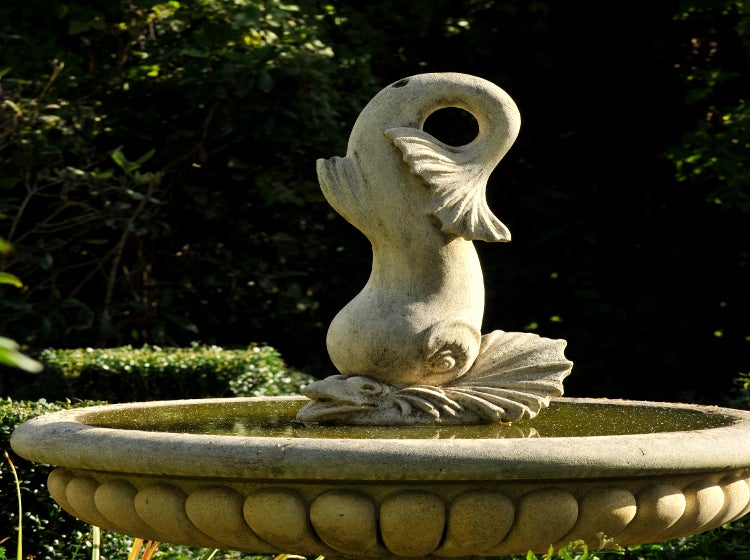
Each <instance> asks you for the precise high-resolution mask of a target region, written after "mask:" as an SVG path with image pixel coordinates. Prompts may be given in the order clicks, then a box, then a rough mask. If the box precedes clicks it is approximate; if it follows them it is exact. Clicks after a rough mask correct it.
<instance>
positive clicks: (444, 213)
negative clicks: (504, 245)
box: [385, 127, 510, 241]
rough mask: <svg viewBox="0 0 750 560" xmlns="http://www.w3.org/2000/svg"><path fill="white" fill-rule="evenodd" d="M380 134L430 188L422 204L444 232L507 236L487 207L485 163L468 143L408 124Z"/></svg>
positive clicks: (489, 238)
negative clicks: (441, 137) (451, 140)
mask: <svg viewBox="0 0 750 560" xmlns="http://www.w3.org/2000/svg"><path fill="white" fill-rule="evenodd" d="M385 135H386V136H387V137H388V138H389V139H390V140H391V142H393V144H394V145H395V146H396V147H398V148H399V149H400V150H401V152H402V154H403V159H404V161H405V162H406V163H407V164H408V165H409V169H410V170H411V172H412V173H413V174H414V175H416V176H418V177H420V178H421V179H422V180H424V181H425V183H427V185H428V186H429V187H430V188H431V193H432V194H431V196H430V199H429V201H428V203H427V206H426V208H425V212H426V213H427V214H430V215H433V216H435V217H436V218H438V220H440V224H441V230H442V231H443V232H444V233H449V234H454V235H459V236H461V237H464V238H465V239H469V240H480V241H510V230H508V228H507V227H506V226H505V224H503V223H502V222H501V221H500V220H499V219H498V218H497V217H496V216H495V215H494V214H493V213H492V211H491V210H490V209H489V206H487V200H486V196H485V193H486V190H487V179H488V178H489V175H490V173H491V172H492V168H491V167H488V166H487V164H486V162H485V161H483V158H482V157H481V156H482V154H481V153H480V152H479V151H477V150H472V149H470V147H471V145H470V144H469V145H468V146H464V147H458V148H455V147H452V146H448V145H447V144H444V143H443V142H441V141H440V140H438V139H437V138H435V137H434V136H432V135H431V134H429V133H427V132H425V131H423V130H419V129H417V128H410V127H398V128H390V129H388V130H386V131H385Z"/></svg>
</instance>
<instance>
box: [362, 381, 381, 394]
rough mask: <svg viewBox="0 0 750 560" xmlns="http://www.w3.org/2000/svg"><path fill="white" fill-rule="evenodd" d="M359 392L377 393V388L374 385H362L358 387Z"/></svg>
mask: <svg viewBox="0 0 750 560" xmlns="http://www.w3.org/2000/svg"><path fill="white" fill-rule="evenodd" d="M359 390H360V391H363V392H365V393H377V391H378V387H377V385H375V384H374V383H362V385H360V386H359Z"/></svg>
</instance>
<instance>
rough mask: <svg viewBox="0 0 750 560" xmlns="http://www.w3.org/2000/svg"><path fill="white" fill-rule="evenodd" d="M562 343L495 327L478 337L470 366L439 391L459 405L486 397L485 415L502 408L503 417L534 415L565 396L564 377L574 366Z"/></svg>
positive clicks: (513, 418)
mask: <svg viewBox="0 0 750 560" xmlns="http://www.w3.org/2000/svg"><path fill="white" fill-rule="evenodd" d="M565 346H566V342H565V341H564V340H562V339H551V338H543V337H541V336H539V335H536V334H532V333H518V332H504V331H493V332H491V333H489V334H486V335H484V336H483V337H482V344H481V347H480V349H479V355H478V356H477V359H476V360H475V361H474V364H473V365H472V367H471V369H470V370H469V371H468V372H466V374H464V375H463V376H462V377H460V378H458V379H457V380H455V381H454V382H452V383H450V384H448V385H446V386H444V387H443V389H444V390H445V392H446V394H448V395H450V396H451V397H452V398H453V399H455V400H456V401H458V402H461V403H462V404H463V403H464V399H470V400H472V401H475V402H478V401H477V400H478V399H479V400H484V401H486V403H487V411H488V413H489V414H492V413H493V412H494V410H495V409H504V412H503V421H514V420H519V419H521V418H532V417H533V416H535V415H536V414H537V412H539V410H540V409H541V408H544V407H546V406H547V405H548V404H549V402H550V398H551V397H557V396H560V395H562V394H563V380H564V379H565V378H566V377H567V376H568V375H569V374H570V372H571V370H572V368H573V362H571V361H570V360H568V359H567V358H566V357H565V355H564V350H565ZM508 403H515V404H514V405H512V406H509V405H508Z"/></svg>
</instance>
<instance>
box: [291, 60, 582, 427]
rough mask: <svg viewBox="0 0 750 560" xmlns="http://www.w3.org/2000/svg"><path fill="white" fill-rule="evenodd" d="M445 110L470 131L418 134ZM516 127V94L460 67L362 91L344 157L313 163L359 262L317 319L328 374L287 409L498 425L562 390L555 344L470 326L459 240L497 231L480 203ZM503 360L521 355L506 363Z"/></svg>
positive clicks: (469, 257) (476, 282)
mask: <svg viewBox="0 0 750 560" xmlns="http://www.w3.org/2000/svg"><path fill="white" fill-rule="evenodd" d="M447 107H457V108H460V109H463V110H465V111H467V112H469V113H470V114H471V115H472V116H473V117H474V118H475V119H476V122H477V125H478V134H477V136H476V138H475V139H474V140H472V141H471V142H469V143H468V144H466V145H463V146H452V145H448V144H446V143H444V142H442V141H441V140H439V139H437V138H435V137H434V136H432V135H431V134H429V133H428V132H426V131H425V130H424V124H425V121H426V120H427V118H428V117H429V116H430V115H431V114H433V113H434V112H435V111H437V110H439V109H442V108H447ZM519 128H520V114H519V112H518V108H517V107H516V104H515V103H514V101H513V100H512V99H511V97H510V96H509V95H508V94H507V93H506V92H505V91H504V90H502V89H501V88H499V87H498V86H496V85H495V84H493V83H491V82H489V81H487V80H484V79H482V78H479V77H475V76H470V75H467V74H459V73H429V74H419V75H416V76H412V77H409V78H405V79H403V80H399V81H397V82H395V83H393V84H391V85H390V86H388V87H386V88H384V89H383V90H381V91H380V92H379V93H378V94H377V95H375V97H373V99H372V100H371V101H370V102H369V103H368V104H367V106H366V107H365V108H364V109H363V110H362V112H361V113H360V115H359V117H358V118H357V120H356V122H355V123H354V126H353V128H352V132H351V135H350V137H349V143H348V146H347V153H346V156H345V157H333V158H330V159H321V160H318V162H317V173H318V179H319V182H320V187H321V190H322V192H323V195H324V196H325V198H326V200H327V201H328V202H329V204H330V205H331V206H332V207H333V208H334V209H335V210H336V211H337V212H338V213H339V214H340V215H341V216H343V217H344V218H345V219H346V220H347V221H348V222H349V223H351V224H352V225H353V226H354V227H356V228H357V229H358V230H360V231H361V232H362V233H363V234H364V235H365V236H366V237H367V239H368V240H369V241H370V244H371V246H372V269H371V272H370V277H369V279H368V281H367V283H366V285H365V286H364V288H363V289H362V290H361V291H360V292H359V293H358V294H357V295H356V296H355V297H354V299H353V300H352V301H350V302H349V303H348V304H347V305H346V306H345V307H344V308H343V309H342V310H341V311H340V312H339V313H338V314H337V315H336V316H335V317H334V319H333V321H332V322H331V324H330V326H329V329H328V334H327V338H326V346H327V349H328V353H329V356H330V358H331V361H332V362H333V364H334V366H335V367H336V369H337V370H338V371H339V374H338V375H334V376H331V377H329V378H327V379H324V380H321V381H319V382H315V383H312V384H311V385H309V386H308V387H306V388H305V390H304V392H305V394H306V395H307V396H308V397H310V398H311V399H312V402H311V403H310V404H308V405H306V406H305V407H304V408H303V409H302V410H301V411H300V413H299V415H298V419H300V420H303V421H308V422H316V421H325V422H347V423H380V424H415V423H424V422H427V421H429V422H433V423H440V422H450V423H480V422H498V421H511V420H512V419H515V418H521V417H531V416H533V415H535V414H536V413H537V412H538V410H539V409H540V408H541V407H542V406H546V403H548V401H549V398H550V397H551V396H554V395H559V394H562V379H563V378H564V377H565V376H566V375H567V374H569V373H570V369H571V367H572V363H571V362H569V361H567V360H566V359H565V358H564V357H563V349H564V347H565V341H549V339H542V338H541V337H537V336H536V335H528V334H524V333H504V332H502V331H495V332H494V333H490V334H489V335H485V336H482V334H481V325H482V318H483V314H484V281H483V278H482V270H481V266H480V263H479V258H478V256H477V252H476V249H475V248H474V245H473V241H476V240H478V241H487V242H495V241H502V242H506V241H509V240H510V231H509V230H508V228H507V227H506V226H505V224H503V223H502V222H501V221H500V220H499V219H498V218H497V217H496V216H495V215H494V214H493V213H492V211H491V210H490V209H489V207H488V205H487V201H486V187H487V180H488V178H489V176H490V173H491V172H492V171H493V169H494V168H495V166H496V165H497V164H498V163H499V161H500V160H501V159H502V157H503V156H504V155H505V154H506V153H507V152H508V150H509V149H510V147H511V145H512V144H513V142H514V141H515V139H516V137H517V135H518V131H519ZM515 335H518V336H515ZM519 341H523V342H524V344H519ZM529 345H530V346H529ZM506 346H507V347H506ZM508 349H512V350H513V352H516V354H517V355H516V356H513V355H510V354H508V351H509V350H508ZM540 357H544V358H545V359H548V360H549V363H548V364H543V363H539V358H540ZM514 359H515V360H520V362H519V363H524V364H525V365H524V366H523V367H520V369H519V368H517V367H506V366H507V363H511V362H513V360H514ZM509 361H510V362H509ZM531 363H534V364H535V366H534V367H532V366H531V365H530V364H531ZM535 368H536V369H535ZM532 370H533V371H532ZM540 372H544V373H545V374H546V375H547V378H546V380H545V379H542V377H543V376H542V375H541V374H540ZM519 375H520V377H519ZM337 408H338V409H340V410H339V411H340V414H337V413H336V409H337ZM357 409H358V410H359V412H358V413H357V412H355V411H356V410H357Z"/></svg>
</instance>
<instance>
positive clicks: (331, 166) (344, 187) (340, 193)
mask: <svg viewBox="0 0 750 560" xmlns="http://www.w3.org/2000/svg"><path fill="white" fill-rule="evenodd" d="M316 169H317V173H318V182H319V183H320V190H321V191H322V192H323V196H325V198H326V200H327V201H328V203H329V204H330V205H331V206H332V207H333V208H334V209H335V210H336V212H338V213H339V214H341V215H342V216H343V217H344V218H345V219H346V220H348V221H349V222H350V223H352V224H354V225H355V226H356V227H359V224H361V223H363V221H365V220H367V216H368V215H369V214H370V213H371V210H369V209H368V208H367V200H369V198H370V197H368V196H367V194H366V192H365V191H366V189H367V180H366V179H365V177H364V175H363V174H362V169H361V168H360V166H359V161H358V159H357V154H352V155H349V156H346V157H343V158H342V157H338V156H336V157H332V158H329V159H319V160H318V161H317V162H316Z"/></svg>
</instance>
